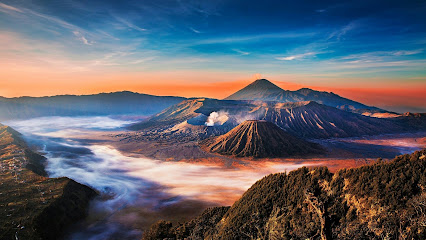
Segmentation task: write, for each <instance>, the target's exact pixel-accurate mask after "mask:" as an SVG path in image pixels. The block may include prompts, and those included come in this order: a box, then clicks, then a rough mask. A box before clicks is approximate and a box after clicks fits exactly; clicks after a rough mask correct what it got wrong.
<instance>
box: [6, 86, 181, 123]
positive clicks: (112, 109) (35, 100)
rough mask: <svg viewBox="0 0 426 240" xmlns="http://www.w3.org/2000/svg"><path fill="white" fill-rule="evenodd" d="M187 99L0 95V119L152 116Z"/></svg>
mask: <svg viewBox="0 0 426 240" xmlns="http://www.w3.org/2000/svg"><path fill="white" fill-rule="evenodd" d="M183 100H185V98H182V97H168V96H164V97H163V96H152V95H147V94H140V93H134V92H127V91H124V92H112V93H99V94H93V95H59V96H52V97H18V98H4V97H1V98H0V120H3V121H4V120H10V119H25V118H33V117H44V116H94V115H120V114H127V115H152V114H155V113H158V112H160V111H161V110H163V109H165V108H167V107H170V106H172V105H174V104H177V103H179V102H181V101H183Z"/></svg>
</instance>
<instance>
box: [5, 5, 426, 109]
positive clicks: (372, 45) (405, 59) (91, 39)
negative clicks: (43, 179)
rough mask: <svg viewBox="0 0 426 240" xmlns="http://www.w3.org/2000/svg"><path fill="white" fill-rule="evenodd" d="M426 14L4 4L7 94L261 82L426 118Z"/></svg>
mask: <svg viewBox="0 0 426 240" xmlns="http://www.w3.org/2000/svg"><path fill="white" fill-rule="evenodd" d="M425 12H426V4H425V3H424V2H422V1H404V2H402V1H356V2H355V1H348V2H342V1H311V2H310V3H309V4H307V3H303V4H298V3H297V2H296V1H275V0H273V1H263V2H262V4H259V2H257V1H244V2H242V1H226V0H217V1H203V2H199V1H189V0H181V1H172V0H157V1H151V0H149V1H140V2H138V1H136V2H135V1H112V0H108V1H98V0H95V1H90V2H87V1H71V0H65V1H58V2H56V1H53V2H46V1H41V0H35V1H29V0H21V1H10V0H0V96H4V97H18V96H52V95H59V94H93V93H99V92H115V91H123V90H128V91H134V92H140V93H146V94H154V95H175V96H184V97H211V98H219V99H220V98H224V97H226V96H228V95H230V94H232V93H233V92H235V91H237V90H239V89H240V88H242V87H244V86H246V85H247V84H249V83H250V82H251V81H253V80H255V79H256V78H257V77H258V76H261V77H262V78H267V79H269V80H270V81H272V82H274V83H275V84H277V85H278V86H280V87H282V88H283V89H286V90H297V89H299V88H302V87H309V88H313V89H315V90H320V91H332V92H335V93H337V94H339V95H341V96H343V97H346V98H350V99H353V100H356V101H360V102H362V103H365V104H367V105H374V106H377V107H382V108H385V109H389V110H392V111H398V112H405V111H418V112H419V111H423V112H424V111H426V106H425V103H426V40H425V39H426V16H425V15H424V13H425ZM259 74H260V75H259Z"/></svg>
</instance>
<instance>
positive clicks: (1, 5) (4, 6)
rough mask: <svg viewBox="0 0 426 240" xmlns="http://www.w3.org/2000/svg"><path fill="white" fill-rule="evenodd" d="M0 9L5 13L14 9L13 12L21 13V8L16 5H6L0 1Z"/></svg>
mask: <svg viewBox="0 0 426 240" xmlns="http://www.w3.org/2000/svg"><path fill="white" fill-rule="evenodd" d="M0 11H2V12H6V13H7V11H15V12H20V13H23V11H22V10H21V9H19V8H16V7H12V6H10V5H7V4H4V3H1V2H0Z"/></svg>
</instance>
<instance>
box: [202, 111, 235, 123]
mask: <svg viewBox="0 0 426 240" xmlns="http://www.w3.org/2000/svg"><path fill="white" fill-rule="evenodd" d="M228 119H229V117H228V112H225V111H219V112H212V113H210V116H209V117H208V118H207V120H206V122H205V123H204V124H205V125H206V126H209V127H212V126H218V125H222V124H224V123H225V122H226V121H228Z"/></svg>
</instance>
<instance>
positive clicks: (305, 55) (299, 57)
mask: <svg viewBox="0 0 426 240" xmlns="http://www.w3.org/2000/svg"><path fill="white" fill-rule="evenodd" d="M317 54H319V53H317V52H307V53H303V54H297V55H292V56H287V57H277V58H275V59H277V60H280V61H292V60H297V59H303V58H305V57H308V56H315V55H317Z"/></svg>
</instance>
